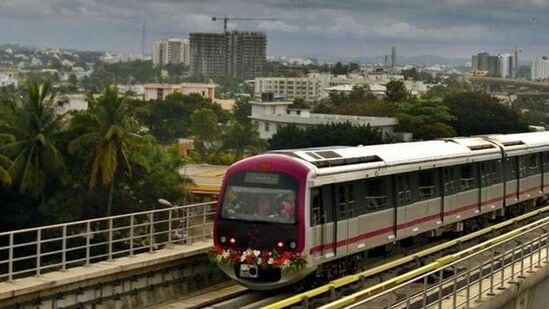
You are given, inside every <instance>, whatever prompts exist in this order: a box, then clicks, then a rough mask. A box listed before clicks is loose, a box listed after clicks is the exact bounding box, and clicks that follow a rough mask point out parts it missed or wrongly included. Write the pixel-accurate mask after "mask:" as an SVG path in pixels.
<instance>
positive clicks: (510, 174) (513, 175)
mask: <svg viewBox="0 0 549 309" xmlns="http://www.w3.org/2000/svg"><path fill="white" fill-rule="evenodd" d="M504 168H505V172H504V175H505V205H506V206H509V205H513V204H516V203H517V202H518V198H519V197H518V194H519V181H518V179H519V178H518V158H517V157H507V158H505V164H504Z"/></svg>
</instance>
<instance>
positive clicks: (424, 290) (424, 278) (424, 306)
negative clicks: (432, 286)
mask: <svg viewBox="0 0 549 309" xmlns="http://www.w3.org/2000/svg"><path fill="white" fill-rule="evenodd" d="M421 308H427V276H425V277H423V307H421Z"/></svg>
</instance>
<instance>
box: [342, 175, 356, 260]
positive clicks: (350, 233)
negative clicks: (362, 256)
mask: <svg viewBox="0 0 549 309" xmlns="http://www.w3.org/2000/svg"><path fill="white" fill-rule="evenodd" d="M358 184H359V183H358V182H350V183H348V184H347V188H346V189H347V190H346V196H345V198H346V206H347V211H346V215H347V253H348V254H350V253H353V252H355V251H357V247H356V244H355V239H356V237H357V236H358V209H357V207H358V203H357V201H356V196H357V194H358V192H357V191H358V190H357V189H358V188H357V187H358Z"/></svg>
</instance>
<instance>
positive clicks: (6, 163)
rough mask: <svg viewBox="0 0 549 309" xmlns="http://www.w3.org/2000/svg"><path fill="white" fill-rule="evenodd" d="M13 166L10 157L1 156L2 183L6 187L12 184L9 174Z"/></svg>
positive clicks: (0, 181) (0, 179)
mask: <svg viewBox="0 0 549 309" xmlns="http://www.w3.org/2000/svg"><path fill="white" fill-rule="evenodd" d="M11 164H12V161H11V160H10V159H9V158H8V157H6V156H4V155H1V154H0V183H2V184H4V185H10V184H11V175H10V173H9V172H8V170H9V167H10V166H11Z"/></svg>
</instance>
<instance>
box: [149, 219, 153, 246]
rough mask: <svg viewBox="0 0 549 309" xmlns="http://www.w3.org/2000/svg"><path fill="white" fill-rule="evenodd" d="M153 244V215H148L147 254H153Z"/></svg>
mask: <svg viewBox="0 0 549 309" xmlns="http://www.w3.org/2000/svg"><path fill="white" fill-rule="evenodd" d="M153 244H154V213H153V212H150V213H149V252H153Z"/></svg>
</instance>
